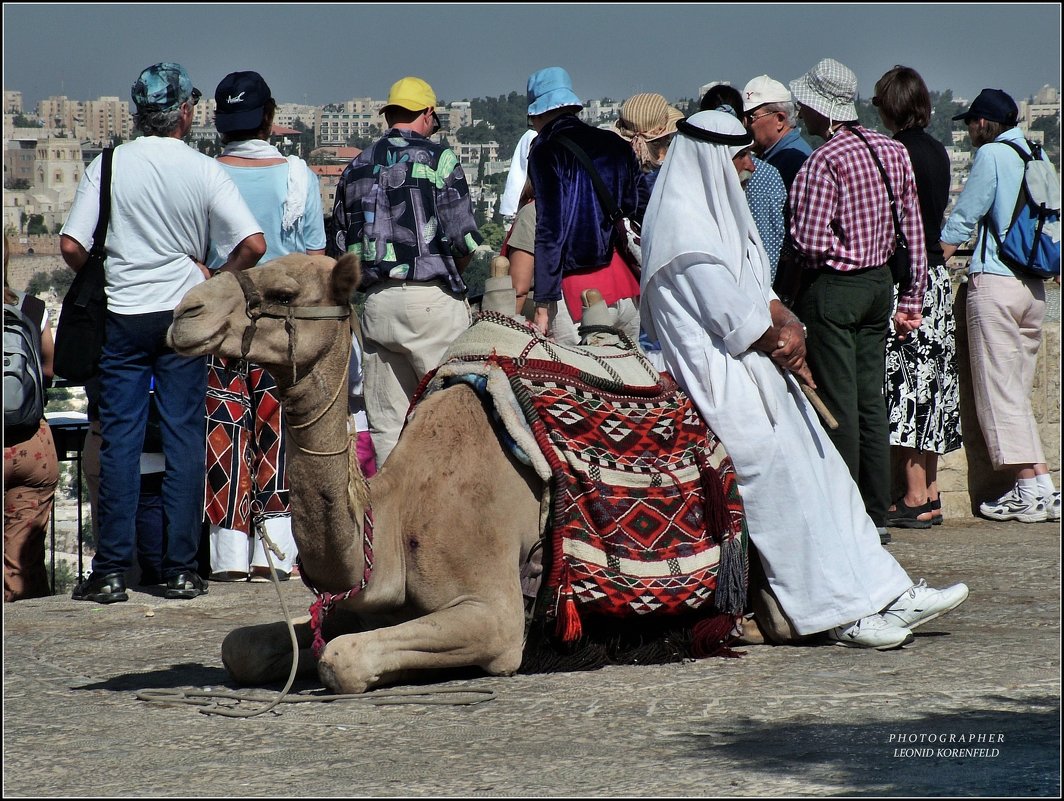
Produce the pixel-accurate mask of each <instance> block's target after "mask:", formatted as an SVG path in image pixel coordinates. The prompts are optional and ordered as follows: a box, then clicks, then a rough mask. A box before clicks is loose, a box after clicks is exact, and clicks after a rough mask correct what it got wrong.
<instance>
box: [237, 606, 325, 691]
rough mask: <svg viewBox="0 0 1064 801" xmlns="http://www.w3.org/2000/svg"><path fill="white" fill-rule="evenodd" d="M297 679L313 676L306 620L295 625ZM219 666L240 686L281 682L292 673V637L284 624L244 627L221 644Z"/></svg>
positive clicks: (310, 634) (309, 637)
mask: <svg viewBox="0 0 1064 801" xmlns="http://www.w3.org/2000/svg"><path fill="white" fill-rule="evenodd" d="M295 630H296V640H297V642H298V644H299V649H300V652H299V668H298V673H297V675H299V676H300V677H311V678H312V677H313V676H314V661H313V657H312V656H311V654H310V650H309V649H310V644H311V641H312V640H313V635H312V633H311V631H310V626H309V625H308V623H307V622H306V621H303V622H299V623H296V624H295ZM222 664H223V665H224V666H225V669H226V671H228V673H229V675H230V676H231V677H232V679H233V681H235V682H237V683H238V684H243V685H260V684H272V683H275V682H282V681H285V680H286V679H287V678H288V675H289V673H290V672H291V670H292V637H291V635H290V634H289V631H288V625H287V624H286V623H284V622H278V623H265V624H262V625H258V626H245V627H243V628H239V629H234V630H233V631H231V632H229V634H228V635H227V636H226V638H225V639H224V640H223V641H222Z"/></svg>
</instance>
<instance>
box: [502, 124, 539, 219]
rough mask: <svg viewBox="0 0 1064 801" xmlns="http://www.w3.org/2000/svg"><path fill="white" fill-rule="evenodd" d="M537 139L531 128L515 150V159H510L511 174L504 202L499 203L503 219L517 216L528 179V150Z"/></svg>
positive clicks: (523, 135) (507, 177)
mask: <svg viewBox="0 0 1064 801" xmlns="http://www.w3.org/2000/svg"><path fill="white" fill-rule="evenodd" d="M535 138H536V132H535V131H534V130H533V129H531V128H529V129H528V130H527V131H525V132H524V134H522V136H521V138H520V139H519V140H518V141H517V147H515V148H514V155H513V158H512V159H510V172H509V173H508V174H507V175H506V188H505V189H503V191H502V200H500V201H499V214H501V215H502V216H503V217H512V216H513V215H514V214H517V207H518V205H519V204H520V202H521V191H522V190H523V189H524V188H525V180H526V179H527V178H528V149H529V148H530V147H532V140H533V139H535Z"/></svg>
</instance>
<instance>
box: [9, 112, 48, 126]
mask: <svg viewBox="0 0 1064 801" xmlns="http://www.w3.org/2000/svg"><path fill="white" fill-rule="evenodd" d="M12 125H14V127H16V128H42V127H44V123H43V122H41V121H40V120H38V119H36V118H34V117H27V116H26V115H25V114H16V115H15V119H14V120H12Z"/></svg>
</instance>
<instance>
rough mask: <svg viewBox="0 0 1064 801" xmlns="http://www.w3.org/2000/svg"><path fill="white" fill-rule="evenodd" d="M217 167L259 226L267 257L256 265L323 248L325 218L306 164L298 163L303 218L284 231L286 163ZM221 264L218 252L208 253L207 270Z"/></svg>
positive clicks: (312, 178)
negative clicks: (303, 175)
mask: <svg viewBox="0 0 1064 801" xmlns="http://www.w3.org/2000/svg"><path fill="white" fill-rule="evenodd" d="M219 164H221V166H222V168H223V169H224V170H225V171H226V173H227V174H228V175H229V176H230V177H231V178H232V179H233V183H235V184H236V185H237V188H238V189H239V190H240V195H241V197H243V198H244V201H245V202H246V203H247V204H248V207H249V208H250V209H251V213H252V214H253V215H255V219H256V220H258V223H259V225H261V226H262V230H263V234H264V236H265V237H266V254H265V255H264V256H263V257H262V258H261V259H260V260H259V264H265V263H266V262H268V261H270V260H272V259H278V258H280V257H281V256H287V255H288V254H289V253H306V252H307V251H308V250H324V249H325V217H324V215H323V214H322V209H321V194H320V192H319V191H318V176H317V175H315V174H314V173H313V172H312V171H311V170H310V168H309V167H307V166H306V163H305V162H299V163H298V166H299V168H300V169H304V170H306V171H307V198H306V201H305V202H306V206H305V207H304V209H303V219H302V220H301V221H300V222H299V223H297V224H296V226H295V227H294V228H292V229H289V230H287V231H284V230H282V229H281V213H282V209H283V208H284V201H285V198H286V197H287V195H288V169H289V165H288V164H287V163H285V164H275V165H273V166H270V167H234V166H232V165H230V164H225V163H222V162H219ZM223 264H225V258H222V257H220V256H219V254H218V253H211V263H210V264H208V265H207V266H208V267H210V268H211V269H212V270H213V269H217V268H218V267H221V266H222V265H223Z"/></svg>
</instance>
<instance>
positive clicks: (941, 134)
mask: <svg viewBox="0 0 1064 801" xmlns="http://www.w3.org/2000/svg"><path fill="white" fill-rule="evenodd" d="M964 109H965V106H964V104H963V103H958V102H957V101H956V100H954V99H953V90H952V89H947V90H946V91H944V92H931V124H930V125H928V126H927V132H928V133H929V134H931V136H933V137H935V139H937V140H938V141H940V142H941V143H942V144H943V145H945V146H946V147H950V146H951V145H952V144H953V131H954V130H955V129H956V128H957V126H958V125H960V123H958V122H954V121H953V117H954V115H956V114H960V113H961V112H962V111H964ZM969 147H971V144H970V143H969Z"/></svg>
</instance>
